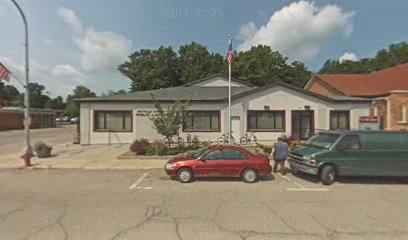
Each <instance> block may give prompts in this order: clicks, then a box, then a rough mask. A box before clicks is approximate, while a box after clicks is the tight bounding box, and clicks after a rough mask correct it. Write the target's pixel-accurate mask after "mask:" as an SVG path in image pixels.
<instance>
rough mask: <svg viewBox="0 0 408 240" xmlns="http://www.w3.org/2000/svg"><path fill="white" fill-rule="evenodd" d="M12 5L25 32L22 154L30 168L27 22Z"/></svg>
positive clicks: (13, 0) (31, 152)
mask: <svg viewBox="0 0 408 240" xmlns="http://www.w3.org/2000/svg"><path fill="white" fill-rule="evenodd" d="M11 1H12V2H13V3H14V5H15V6H16V7H17V9H18V11H19V12H20V15H21V17H22V18H23V22H24V30H25V38H24V40H25V41H24V46H25V95H24V106H25V110H24V132H25V153H24V154H23V156H22V157H23V158H24V164H25V166H27V167H28V166H31V161H30V159H31V156H32V154H33V151H32V148H31V144H30V122H31V119H30V100H29V96H30V90H29V88H28V83H29V74H28V72H29V58H28V26H27V20H26V17H25V15H24V12H23V10H21V8H20V6H19V5H18V4H17V2H16V1H15V0H11Z"/></svg>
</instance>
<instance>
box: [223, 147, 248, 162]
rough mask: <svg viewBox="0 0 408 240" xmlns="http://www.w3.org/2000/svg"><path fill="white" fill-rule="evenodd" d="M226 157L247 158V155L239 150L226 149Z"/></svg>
mask: <svg viewBox="0 0 408 240" xmlns="http://www.w3.org/2000/svg"><path fill="white" fill-rule="evenodd" d="M224 159H226V160H228V159H247V157H246V156H245V155H244V154H243V153H242V152H240V151H238V150H235V149H224Z"/></svg>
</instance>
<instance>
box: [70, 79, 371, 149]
mask: <svg viewBox="0 0 408 240" xmlns="http://www.w3.org/2000/svg"><path fill="white" fill-rule="evenodd" d="M231 91H232V103H231V105H232V107H231V122H232V124H231V125H232V131H233V134H232V135H233V136H234V137H235V139H237V140H239V138H240V137H242V136H244V134H245V133H250V132H255V135H256V137H257V138H258V139H259V140H261V142H264V143H268V142H272V141H276V139H277V137H278V136H280V135H282V134H286V135H292V136H293V137H295V138H300V139H305V138H307V137H309V136H310V135H311V134H313V133H315V132H317V131H319V130H329V129H357V128H358V124H359V117H360V116H367V115H369V105H370V100H367V99H364V98H355V97H334V96H333V97H327V96H323V95H320V94H316V93H313V92H310V91H307V90H304V89H301V88H297V87H294V86H291V85H288V84H285V83H275V84H271V85H267V86H263V87H255V86H253V85H251V84H248V83H244V82H242V81H239V80H235V79H234V80H232V90H231ZM152 94H153V95H154V97H155V98H156V99H157V100H159V101H160V102H161V104H162V105H163V106H164V107H167V106H168V105H169V104H172V103H174V101H175V100H189V101H190V103H191V106H190V107H189V109H188V110H187V111H186V113H185V114H186V119H185V122H184V124H183V126H180V127H181V135H180V136H181V137H183V138H184V139H186V137H187V134H190V135H191V136H194V135H197V136H198V137H199V139H200V140H203V141H208V140H210V141H216V140H217V139H218V138H219V137H220V136H221V135H222V134H223V133H227V132H228V79H227V78H226V77H224V76H222V75H215V76H212V77H208V78H204V79H200V80H197V81H194V82H191V83H188V84H185V85H183V86H180V87H173V88H166V89H158V90H151V91H142V92H133V93H128V94H121V95H114V96H102V97H95V98H84V99H79V100H78V101H79V102H80V119H81V120H80V121H81V122H80V125H81V132H80V134H81V144H107V143H109V144H110V143H131V142H132V141H133V140H134V139H138V138H147V139H149V140H154V139H163V136H161V135H159V134H157V132H156V130H154V129H153V127H152V123H151V121H150V119H149V117H150V116H151V114H154V113H155V111H156V109H155V107H154V103H153V100H152Z"/></svg>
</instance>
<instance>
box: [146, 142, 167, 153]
mask: <svg viewBox="0 0 408 240" xmlns="http://www.w3.org/2000/svg"><path fill="white" fill-rule="evenodd" d="M166 152H167V149H166V146H165V145H164V144H163V143H152V144H149V146H148V147H147V150H146V155H147V156H153V155H159V156H163V155H166Z"/></svg>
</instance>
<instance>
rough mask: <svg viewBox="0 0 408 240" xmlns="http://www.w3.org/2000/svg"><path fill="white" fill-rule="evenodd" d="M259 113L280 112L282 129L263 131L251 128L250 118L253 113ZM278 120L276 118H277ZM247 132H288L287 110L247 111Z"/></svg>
mask: <svg viewBox="0 0 408 240" xmlns="http://www.w3.org/2000/svg"><path fill="white" fill-rule="evenodd" d="M255 112H256V113H257V112H274V113H275V112H280V113H282V128H277V129H272V128H271V129H261V128H250V126H249V118H250V117H251V113H255ZM275 119H276V116H275ZM247 132H286V111H285V110H248V111H247Z"/></svg>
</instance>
